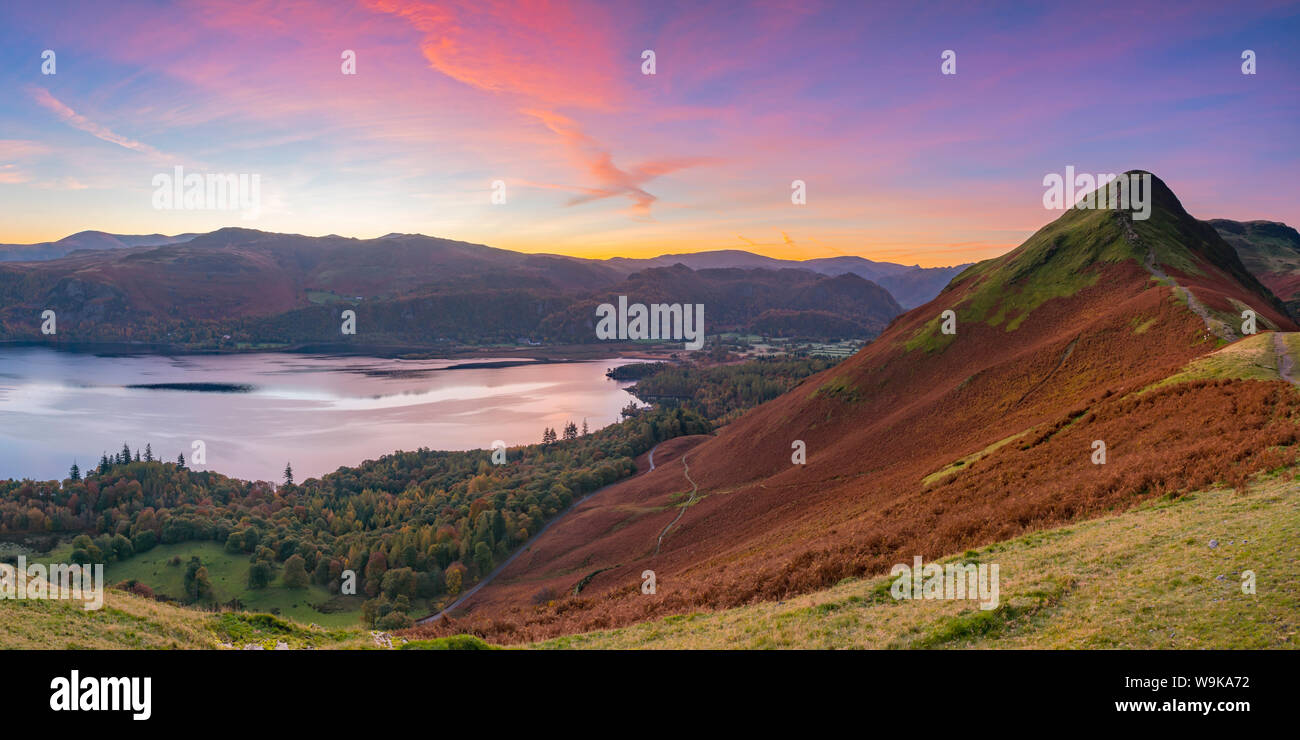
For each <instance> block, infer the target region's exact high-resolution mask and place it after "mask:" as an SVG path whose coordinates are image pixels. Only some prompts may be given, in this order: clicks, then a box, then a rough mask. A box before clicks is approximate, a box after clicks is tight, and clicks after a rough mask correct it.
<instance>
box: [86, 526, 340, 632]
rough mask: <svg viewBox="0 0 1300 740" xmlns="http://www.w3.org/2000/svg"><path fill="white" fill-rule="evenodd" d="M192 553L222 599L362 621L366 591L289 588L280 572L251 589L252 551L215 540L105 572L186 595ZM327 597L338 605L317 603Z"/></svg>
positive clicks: (318, 619) (316, 617)
mask: <svg viewBox="0 0 1300 740" xmlns="http://www.w3.org/2000/svg"><path fill="white" fill-rule="evenodd" d="M192 555H198V556H199V560H200V561H201V562H202V563H203V565H204V567H206V568H207V569H208V577H209V578H210V579H211V580H212V588H213V591H214V592H215V596H216V599H215V600H216V602H217V603H221V604H224V603H228V602H229V601H230V600H231V599H234V598H238V599H239V601H240V602H241V603H242V604H243V605H244V608H245V610H247V611H250V612H265V613H267V614H275V615H279V616H282V617H287V618H289V619H293V620H295V621H298V622H302V623H304V624H308V623H315V624H319V625H321V626H323V627H350V626H357V625H358V624H359V623H360V619H361V604H362V602H363V601H365V598H364V597H360V596H352V597H348V596H331V595H330V593H329V591H327V590H326V589H325V588H324V587H322V586H316V585H309V586H307V587H306V588H301V589H290V588H285V587H284V586H283V585H282V584H281V582H280V574H279V573H278V572H277V573H276V578H275V580H274V581H273V582H272V583H271V585H270V586H268V587H266V588H264V589H258V590H252V589H249V588H248V587H247V586H246V584H247V583H248V568H249V562H248V556H247V555H245V554H234V555H232V554H230V553H228V552H226V551H225V548H223V547H222V546H221V545H219V544H217V543H215V542H182V543H177V544H174V545H159V546H158V547H155V548H154V549H152V550H150V551H149V552H146V553H143V554H140V555H136V556H135V557H132V558H130V559H128V560H126V561H125V562H121V563H113V564H111V565H109V566H108V567H107V568H105V569H104V577H105V579H107V581H108V582H109V583H110V584H115V583H121V582H122V581H127V580H132V579H134V580H136V581H139V582H140V583H143V584H145V585H147V586H149V587H150V588H152V589H153V590H154V592H155V593H159V594H163V595H166V596H170V597H172V598H174V599H180V598H182V597H183V596H184V595H185V593H184V581H185V564H186V563H188V562H189V559H190V557H191V556H192ZM173 557H179V558H180V564H179V565H170V564H169V561H170V560H171V559H172V558H173ZM325 603H328V604H330V605H331V606H330V607H329V608H332V609H337V611H331V612H328V613H326V612H322V611H319V610H317V609H316V608H315V607H314V606H313V605H315V604H325Z"/></svg>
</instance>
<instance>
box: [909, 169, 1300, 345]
mask: <svg viewBox="0 0 1300 740" xmlns="http://www.w3.org/2000/svg"><path fill="white" fill-rule="evenodd" d="M1121 177H1123V178H1128V182H1130V183H1133V182H1135V181H1136V182H1137V183H1141V184H1140V185H1135V186H1134V187H1133V188H1131V189H1130V193H1129V197H1130V200H1129V203H1128V208H1123V207H1120V208H1111V207H1110V206H1111V205H1112V203H1111V202H1110V201H1108V197H1109V195H1110V191H1109V188H1108V187H1107V186H1103V187H1101V188H1097V189H1095V190H1093V191H1092V192H1091V193H1088V194H1085V195H1083V196H1082V197H1081V198H1079V200H1078V201H1077V203H1076V205H1075V206H1074V207H1071V208H1067V209H1065V210H1064V213H1062V214H1061V215H1060V216H1059V217H1058V218H1056V219H1055V220H1054V221H1052V222H1051V223H1049V224H1047V225H1046V226H1044V227H1043V228H1041V229H1039V230H1038V231H1037V232H1036V233H1035V234H1034V235H1033V236H1031V237H1030V238H1029V239H1028V240H1026V241H1025V242H1024V243H1023V244H1021V245H1020V246H1019V247H1017V248H1016V249H1014V250H1012V251H1010V252H1008V253H1007V254H1004V255H1002V256H1001V257H997V258H994V259H991V260H986V261H984V262H980V263H977V264H975V265H972V266H971V267H970V268H968V269H966V270H965V271H964V272H962V273H961V274H959V275H958V276H957V277H956V278H954V279H953V281H952V282H951V283H950V284H949V285H948V287H947V288H946V289H945V290H944V292H943V293H942V294H940V296H939V298H938V299H937V302H942V303H944V304H946V306H947V307H951V308H953V309H954V310H956V311H957V314H958V316H959V318H960V320H962V321H979V322H981V323H988V324H991V325H993V326H1002V327H1004V328H1006V329H1007V330H1014V329H1016V328H1017V327H1018V326H1019V325H1020V324H1021V323H1022V322H1023V321H1024V320H1025V319H1026V318H1027V317H1028V316H1029V315H1030V314H1031V313H1033V312H1034V311H1035V310H1036V309H1038V308H1039V307H1040V306H1042V305H1043V304H1044V303H1045V302H1047V301H1049V300H1051V299H1053V298H1065V297H1069V296H1073V295H1075V294H1077V293H1079V292H1080V291H1082V290H1084V289H1085V288H1088V287H1090V286H1093V285H1096V284H1097V282H1098V280H1099V279H1101V278H1102V276H1103V273H1105V272H1106V271H1107V269H1108V268H1109V267H1112V266H1120V265H1122V264H1124V263H1128V264H1130V265H1132V264H1134V263H1136V265H1138V266H1140V267H1141V269H1142V270H1144V271H1145V272H1146V273H1147V275H1148V280H1147V282H1145V283H1144V282H1138V283H1135V284H1134V290H1135V291H1138V292H1140V291H1141V290H1145V289H1147V288H1149V287H1150V281H1151V280H1154V281H1155V282H1156V283H1158V284H1160V285H1163V286H1166V287H1171V288H1174V289H1175V291H1176V292H1177V291H1182V292H1180V293H1178V295H1179V296H1180V299H1181V300H1183V301H1184V302H1187V303H1188V304H1189V307H1191V308H1192V310H1194V311H1196V312H1197V313H1200V314H1202V316H1203V318H1204V313H1203V311H1202V309H1203V308H1204V307H1203V306H1200V307H1198V305H1197V298H1196V294H1194V293H1189V292H1186V291H1185V290H1183V289H1182V287H1181V286H1183V285H1184V284H1190V285H1191V286H1193V287H1194V288H1195V289H1196V292H1197V293H1200V292H1205V291H1210V292H1214V293H1217V294H1222V295H1224V296H1230V298H1225V299H1224V300H1223V301H1220V302H1219V307H1220V308H1221V309H1222V310H1221V311H1220V312H1221V313H1223V314H1225V317H1224V320H1225V321H1226V314H1229V313H1240V310H1241V309H1240V308H1239V307H1236V304H1237V303H1241V304H1242V305H1243V306H1244V307H1251V308H1254V309H1256V310H1257V311H1260V312H1261V313H1263V312H1266V310H1267V311H1268V312H1273V313H1277V314H1280V315H1282V316H1285V308H1284V307H1283V306H1282V304H1281V302H1280V301H1278V299H1277V298H1276V297H1275V296H1274V295H1273V294H1272V293H1270V292H1269V290H1268V289H1267V288H1265V287H1264V286H1263V285H1261V284H1260V283H1259V281H1258V280H1256V279H1255V277H1254V276H1253V275H1252V274H1251V273H1250V272H1249V271H1248V270H1247V269H1246V268H1245V266H1244V265H1243V264H1242V262H1241V259H1240V258H1239V257H1238V256H1237V252H1236V250H1234V249H1233V248H1232V246H1230V245H1229V244H1228V243H1226V242H1225V241H1224V240H1223V239H1222V238H1221V237H1220V236H1219V233H1218V232H1217V231H1215V229H1214V227H1213V226H1211V225H1210V224H1208V223H1205V222H1202V221H1198V220H1197V219H1196V218H1194V217H1192V216H1191V214H1189V213H1188V212H1187V211H1186V210H1185V209H1184V208H1183V205H1182V203H1181V202H1180V201H1179V200H1178V197H1177V196H1176V195H1175V194H1174V192H1173V190H1171V189H1170V188H1169V186H1168V185H1166V184H1165V182H1164V181H1163V180H1161V179H1160V178H1158V177H1156V176H1155V175H1153V174H1151V173H1149V172H1146V171H1144V170H1130V171H1129V172H1126V173H1124V175H1123V176H1121ZM1133 189H1136V192H1132V190H1133ZM1119 205H1121V206H1122V205H1123V203H1122V201H1121V202H1120V203H1119ZM1189 295H1190V296H1191V298H1190V300H1188V298H1187V296H1189ZM1208 321H1209V319H1207V322H1208ZM932 323H935V322H932ZM937 326H938V324H937V323H935V326H934V327H932V328H937ZM1220 336H1222V337H1223V338H1225V339H1226V338H1229V337H1228V336H1227V335H1226V334H1222V333H1221V334H1220ZM941 344H942V342H941Z"/></svg>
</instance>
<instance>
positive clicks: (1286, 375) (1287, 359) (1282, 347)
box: [1273, 331, 1300, 385]
mask: <svg viewBox="0 0 1300 740" xmlns="http://www.w3.org/2000/svg"><path fill="white" fill-rule="evenodd" d="M1273 349H1275V350H1277V374H1278V375H1281V376H1282V379H1283V380H1285V381H1286V382H1288V383H1290V384H1291V385H1300V382H1297V381H1296V379H1295V378H1294V377H1292V375H1291V371H1292V370H1293V369H1295V358H1294V357H1292V356H1291V350H1290V349H1288V348H1287V346H1286V335H1285V334H1284V333H1282V332H1280V331H1275V332H1273Z"/></svg>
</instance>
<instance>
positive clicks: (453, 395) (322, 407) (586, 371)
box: [0, 347, 634, 481]
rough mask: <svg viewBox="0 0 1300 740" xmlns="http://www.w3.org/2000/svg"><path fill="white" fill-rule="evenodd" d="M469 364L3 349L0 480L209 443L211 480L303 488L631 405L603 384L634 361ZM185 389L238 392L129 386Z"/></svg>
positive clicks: (49, 475) (531, 434) (602, 416)
mask: <svg viewBox="0 0 1300 740" xmlns="http://www.w3.org/2000/svg"><path fill="white" fill-rule="evenodd" d="M494 359H509V358H504V357H503V358H494ZM475 361H476V362H485V361H491V360H475ZM466 362H469V360H387V359H379V358H372V357H337V356H322V355H292V354H278V353H266V354H245V355H203V356H183V357H163V356H158V355H144V356H127V357H101V356H97V355H93V354H81V353H69V352H57V351H54V350H51V349H46V348H41V347H24V348H7V349H0V478H35V479H39V480H46V479H63V478H64V477H66V476H67V474H68V468H69V467H70V466H71V464H72V462H73V461H74V460H75V461H76V462H77V463H78V464H79V465H80V466H81V468H82V470H85V469H86V468H91V467H94V466H95V465H96V464H98V462H99V457H100V454H101V453H103V452H108V453H109V454H112V453H114V452H115V451H117V450H120V449H121V448H122V443H123V442H126V443H128V444H129V445H130V446H131V449H133V450H134V449H136V448H137V447H139V448H140V449H143V448H144V446H145V443H148V444H150V445H151V446H152V448H153V451H154V454H155V455H157V456H159V457H161V458H163V459H166V460H172V461H174V460H175V459H176V456H177V455H179V454H180V453H182V452H184V453H185V456H186V459H187V460H188V459H189V458H190V454H191V452H190V448H191V443H192V442H193V441H194V440H203V441H204V443H205V445H206V448H207V466H206V467H205V468H203V469H206V470H216V471H218V472H221V473H225V474H227V475H233V476H236V477H240V478H248V479H262V480H273V481H278V480H280V478H281V472H282V471H283V470H284V465H285V463H286V462H292V463H293V469H294V473H295V478H296V479H297V480H304V479H306V478H308V477H318V476H320V475H321V474H323V473H327V472H330V471H333V470H335V469H336V468H338V467H339V466H340V465H355V464H357V463H360V462H362V461H364V460H367V459H373V458H376V457H379V456H380V455H384V454H387V453H389V452H393V451H394V450H399V449H401V450H414V449H416V448H419V447H429V448H432V449H442V450H466V449H477V448H489V447H491V445H492V441H493V440H497V439H500V440H504V441H505V442H506V444H508V445H511V446H513V445H517V444H528V443H534V442H540V441H541V438H542V430H543V429H544V428H545V427H554V428H555V429H556V431H557V432H558V431H560V430H561V429H562V427H563V425H564V424H565V423H566V422H568V421H570V420H572V421H574V422H575V423H577V424H578V426H579V427H581V426H582V420H583V419H584V418H585V419H586V420H587V424H588V425H589V427H590V428H591V429H593V430H594V429H597V428H599V427H603V426H606V425H608V424H611V423H613V422H615V421H617V420H618V413H619V411H620V410H621V409H622V408H623V407H624V406H626V405H627V403H628V401H631V400H634V399H633V397H632V395H631V394H629V393H628V392H627V391H626V390H624V389H625V388H626V387H627V386H628V385H630V384H628V383H618V382H615V381H613V380H610V379H608V378H606V377H605V370H606V369H607V368H610V367H616V366H618V365H623V364H627V362H630V361H629V360H597V361H592V362H576V363H564V364H548V365H530V366H518V367H505V368H490V369H448V368H449V367H450V366H452V365H457V364H465V363H466ZM177 383H186V384H210V385H205V386H200V387H213V386H215V387H226V386H232V387H235V388H238V390H237V391H234V392H215V391H211V390H204V391H195V390H175V389H167V388H138V387H135V388H133V387H131V386H141V385H154V386H156V385H160V384H177Z"/></svg>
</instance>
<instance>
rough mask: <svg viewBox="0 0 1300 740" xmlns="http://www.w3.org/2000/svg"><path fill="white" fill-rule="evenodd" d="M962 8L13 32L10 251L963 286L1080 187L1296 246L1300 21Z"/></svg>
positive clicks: (0, 231) (183, 8)
mask: <svg viewBox="0 0 1300 740" xmlns="http://www.w3.org/2000/svg"><path fill="white" fill-rule="evenodd" d="M969 5H970V4H967V3H907V4H902V3H898V4H888V5H883V6H881V7H868V6H865V5H864V4H860V3H818V2H797V3H795V2H791V3H783V2H768V3H755V4H753V5H752V6H750V7H748V8H746V10H745V11H744V12H738V11H737V10H736V6H735V5H731V4H722V5H718V6H713V5H702V4H699V3H656V4H643V5H641V4H639V5H636V6H634V5H633V4H630V3H599V2H592V3H584V2H572V3H568V2H566V3H545V2H518V3H497V2H483V1H481V0H477V1H474V2H449V3H442V2H438V3H435V2H408V1H406V0H363V1H361V2H355V3H329V4H316V3H298V2H285V3H280V2H187V3H180V4H177V5H171V4H165V3H158V4H156V5H155V4H146V5H143V6H142V5H140V4H137V5H135V6H133V7H126V6H120V7H119V6H111V7H110V6H107V4H102V3H92V2H73V3H67V4H66V6H65V7H63V8H62V9H61V10H60V12H58V13H52V12H50V8H49V7H48V6H43V5H41V4H26V5H18V4H7V5H6V6H5V7H4V8H3V9H0V19H2V20H3V22H2V23H0V59H3V62H4V65H3V72H0V89H3V91H4V94H3V98H2V99H0V127H2V130H0V212H2V213H3V218H2V219H0V243H32V242H41V241H52V240H56V239H59V238H62V237H64V236H67V235H69V234H72V233H75V232H77V231H82V230H88V229H94V230H102V231H108V232H112V233H124V234H150V233H165V234H177V233H183V232H206V231H212V230H214V229H217V228H221V227H225V226H239V227H246V228H253V229H260V230H263V231H275V232H290V233H300V234H306V235H310V236H320V235H325V234H331V233H332V234H340V235H343V236H353V237H358V238H373V237H377V236H380V235H383V234H386V233H390V232H401V233H422V234H427V235H430V236H437V237H444V238H449V239H458V240H463V241H467V242H474V243H481V244H487V245H490V246H493V247H500V248H505V249H513V250H518V251H525V252H546V253H555V254H566V255H573V256H578V257H596V258H606V257H613V256H623V257H652V256H657V255H661V254H667V253H678V252H695V251H704V250H717V249H739V250H746V251H750V252H755V253H758V254H763V255H766V256H771V257H779V258H786V259H809V258H820V257H834V256H842V255H858V256H863V257H867V258H870V259H876V260H884V261H890V262H899V263H904V264H920V265H922V266H937V265H954V264H959V263H963V262H971V261H977V260H981V259H985V258H988V257H993V256H996V255H998V254H1001V253H1003V252H1005V251H1007V250H1009V249H1011V248H1013V247H1014V246H1016V245H1017V244H1019V243H1020V242H1022V241H1023V240H1024V239H1025V238H1026V237H1028V236H1029V235H1030V234H1031V233H1033V232H1034V231H1035V230H1037V229H1038V228H1040V227H1041V226H1043V225H1044V224H1046V223H1048V222H1049V221H1051V220H1052V219H1054V218H1055V217H1056V216H1057V215H1059V214H1056V213H1052V212H1050V211H1047V210H1045V209H1044V208H1043V204H1042V200H1041V199H1042V194H1043V186H1042V180H1043V177H1044V175H1045V174H1047V173H1051V172H1061V171H1064V169H1065V168H1066V167H1067V166H1072V167H1074V168H1076V169H1077V170H1079V171H1081V172H1091V173H1107V172H1109V173H1118V172H1124V171H1126V170H1130V169H1136V168H1140V169H1145V170H1149V171H1151V172H1154V173H1155V174H1156V175H1158V176H1159V177H1161V178H1162V179H1164V180H1165V182H1166V183H1168V185H1169V186H1170V187H1171V188H1172V189H1173V190H1174V192H1175V193H1177V194H1178V196H1179V197H1180V198H1181V199H1182V200H1183V204H1184V206H1185V207H1186V208H1187V209H1188V211H1189V212H1190V213H1192V214H1193V215H1194V216H1196V217H1198V218H1203V219H1205V218H1232V219H1237V220H1252V219H1267V220H1275V221H1285V222H1287V223H1289V224H1291V225H1292V226H1297V225H1300V201H1298V199H1297V198H1295V195H1294V194H1295V192H1296V189H1295V185H1294V173H1295V171H1296V169H1297V165H1298V164H1300V163H1298V162H1297V161H1296V155H1295V147H1294V142H1295V141H1296V140H1297V138H1300V102H1298V101H1300V74H1297V72H1296V70H1297V69H1300V50H1298V49H1297V45H1296V44H1295V43H1294V39H1295V38H1297V37H1300V10H1298V9H1297V6H1296V5H1295V4H1292V3H1281V2H1279V3H1274V4H1268V3H1262V4H1258V5H1257V6H1255V7H1252V8H1250V9H1244V8H1233V7H1220V4H1215V3H1201V2H1193V3H1187V4H1185V5H1184V6H1181V11H1180V12H1179V14H1178V15H1177V16H1175V17H1174V18H1173V19H1169V18H1168V17H1167V14H1166V17H1162V18H1161V19H1160V21H1159V22H1158V23H1156V22H1149V23H1148V22H1147V21H1146V20H1145V15H1144V12H1143V10H1142V9H1141V7H1140V6H1139V7H1134V6H1133V5H1132V4H1131V3H1098V4H1095V5H1086V6H1079V5H1070V6H1062V7H1056V8H1047V7H1043V6H1042V5H1040V4H1036V3H1025V4H1022V5H1020V6H1018V7H1017V8H1016V9H1015V10H1013V11H1011V12H1006V11H1002V12H999V13H997V14H992V13H988V12H985V11H982V10H981V9H979V8H976V7H969ZM142 7H146V8H147V16H148V17H149V19H150V21H149V22H147V23H141V22H140V20H139V19H140V18H141V17H142V11H141V8H142ZM74 21H75V22H74ZM47 49H48V50H52V51H54V52H55V53H56V54H57V72H56V73H55V74H42V53H43V51H45V50H47ZM948 49H951V50H954V51H955V52H956V59H957V68H956V69H957V74H955V75H943V74H941V73H940V64H941V58H940V55H941V54H942V53H943V52H944V50H948ZM1244 49H1250V50H1253V51H1254V52H1255V54H1256V55H1257V57H1258V73H1257V74H1254V75H1243V74H1242V73H1241V70H1240V69H1239V67H1240V65H1241V61H1240V60H1241V54H1242V50H1244ZM345 50H350V51H353V52H354V53H355V59H356V74H355V75H346V74H343V73H341V55H342V54H343V52H344V51H345ZM646 50H653V51H654V62H655V70H654V74H644V67H643V52H644V51H646ZM176 166H183V167H185V168H186V169H187V170H190V171H198V172H211V173H256V174H258V175H259V176H260V181H261V201H262V206H261V209H260V212H259V213H258V214H257V216H256V218H249V219H243V218H241V217H240V215H238V214H232V213H230V212H214V211H188V210H175V211H165V210H164V211H160V210H156V209H155V208H154V207H153V206H152V205H151V193H152V192H153V187H152V186H151V181H152V178H153V177H154V176H155V175H156V174H157V173H165V172H170V171H171V170H172V168H173V167H176ZM795 180H800V181H803V182H804V183H806V192H807V202H806V204H804V205H796V204H793V203H792V202H791V184H792V182H793V181H795ZM497 181H500V182H502V183H504V188H505V190H504V192H505V202H504V203H497V204H494V203H493V202H492V201H491V198H492V194H493V183H494V182H497Z"/></svg>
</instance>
